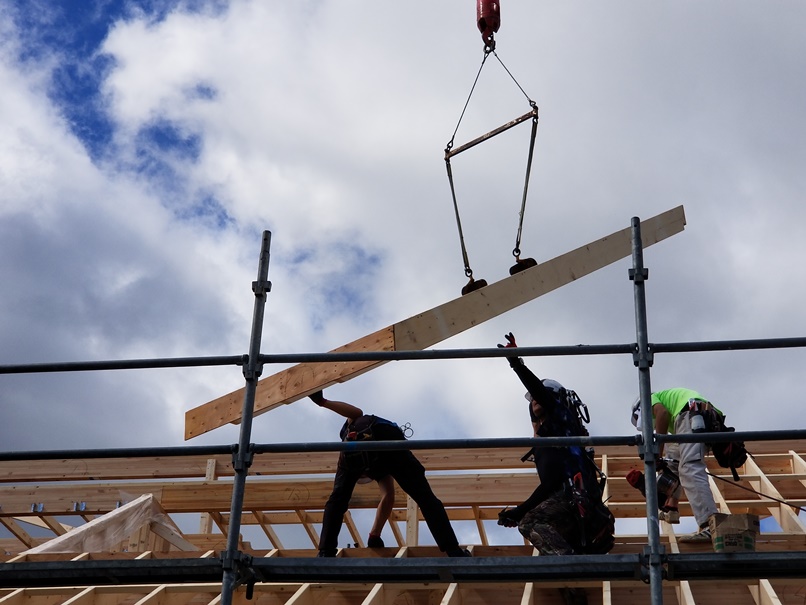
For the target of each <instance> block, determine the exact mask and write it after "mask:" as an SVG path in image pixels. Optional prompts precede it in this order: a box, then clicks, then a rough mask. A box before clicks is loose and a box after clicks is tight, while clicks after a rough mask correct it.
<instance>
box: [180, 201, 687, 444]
mask: <svg viewBox="0 0 806 605" xmlns="http://www.w3.org/2000/svg"><path fill="white" fill-rule="evenodd" d="M685 224H686V219H685V214H684V211H683V206H678V207H677V208H673V209H672V210H668V211H666V212H664V213H662V214H659V215H657V216H655V217H653V218H651V219H648V220H646V221H642V222H641V239H642V241H643V246H644V247H647V246H651V245H652V244H655V243H657V242H659V241H661V240H663V239H666V238H667V237H670V236H672V235H675V234H676V233H680V232H681V231H682V230H683V228H684V227H685ZM631 233H632V228H631V227H627V228H625V229H622V230H620V231H617V232H615V233H612V234H610V235H608V236H605V237H603V238H601V239H599V240H596V241H594V242H591V243H589V244H586V245H584V246H581V247H579V248H577V249H576V250H572V251H571V252H567V253H565V254H563V255H560V256H558V257H555V258H553V259H551V260H549V261H547V262H545V263H542V264H539V265H537V266H535V267H531V268H529V269H526V270H525V271H521V272H520V273H516V274H515V275H512V276H510V277H507V278H505V279H502V280H501V281H498V282H495V283H493V284H490V285H488V286H486V287H484V288H482V289H480V290H476V291H474V292H470V293H469V294H466V295H464V296H462V297H460V298H457V299H454V300H452V301H450V302H447V303H445V304H443V305H441V306H439V307H435V308H433V309H430V310H428V311H425V312H423V313H420V314H418V315H415V316H413V317H410V318H409V319H406V320H404V321H401V322H399V323H396V324H393V325H391V326H389V327H386V328H383V329H381V330H378V331H377V332H374V333H373V334H369V335H367V336H364V337H362V338H359V339H358V340H356V341H354V342H351V343H349V344H346V345H343V346H341V347H339V348H338V349H334V350H333V351H332V352H338V353H345V352H359V351H415V350H423V349H425V348H427V347H429V346H432V345H434V344H436V343H438V342H441V341H443V340H445V339H447V338H450V337H452V336H455V335H457V334H459V333H461V332H463V331H465V330H467V329H469V328H472V327H473V326H475V325H478V324H480V323H483V322H485V321H487V320H489V319H492V318H494V317H497V316H498V315H501V314H502V313H505V312H507V311H510V310H512V309H514V308H516V307H518V306H520V305H522V304H524V303H527V302H529V301H531V300H534V299H535V298H537V297H539V296H542V295H544V294H547V293H548V292H551V291H553V290H556V289H557V288H560V287H562V286H565V285H567V284H569V283H571V282H573V281H575V280H577V279H579V278H580V277H583V276H585V275H588V274H589V273H593V272H594V271H597V270H599V269H601V268H603V267H606V266H607V265H610V264H612V263H614V262H616V261H618V260H620V259H622V258H625V257H627V256H629V255H630V253H631V251H632V244H631ZM384 363H387V362H386V361H360V362H359V361H356V362H318V363H301V364H298V365H295V366H293V367H291V368H288V369H286V370H283V371H281V372H278V373H277V374H274V375H272V376H268V377H266V378H264V379H262V380H261V381H259V382H258V385H257V390H256V393H255V404H254V415H255V416H257V415H259V414H262V413H265V412H268V411H269V410H272V409H274V408H276V407H278V406H280V405H285V404H289V403H293V402H294V401H297V400H299V399H302V398H303V397H306V396H307V395H309V394H310V393H313V392H315V391H318V390H319V389H323V388H326V387H329V386H331V385H333V384H336V383H339V382H346V381H347V380H350V379H352V378H355V377H356V376H360V375H361V374H363V373H364V372H367V371H369V370H371V369H373V368H375V367H377V366H379V365H382V364H384ZM243 398H244V389H243V388H241V389H238V390H236V391H232V392H231V393H228V394H226V395H224V396H222V397H219V398H217V399H214V400H213V401H210V402H207V403H205V404H203V405H201V406H198V407H195V408H193V409H191V410H189V411H188V412H187V413H186V414H185V439H186V440H187V439H192V438H193V437H197V436H199V435H202V434H204V433H207V432H208V431H211V430H213V429H216V428H218V427H220V426H223V425H225V424H227V423H237V422H239V421H240V419H241V410H242V407H243Z"/></svg>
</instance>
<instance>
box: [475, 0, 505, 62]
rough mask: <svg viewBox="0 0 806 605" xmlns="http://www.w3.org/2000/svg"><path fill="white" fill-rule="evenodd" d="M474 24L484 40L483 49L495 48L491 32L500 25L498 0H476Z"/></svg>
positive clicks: (490, 49) (488, 50)
mask: <svg viewBox="0 0 806 605" xmlns="http://www.w3.org/2000/svg"><path fill="white" fill-rule="evenodd" d="M476 25H478V27H479V31H480V32H481V39H482V40H484V50H485V51H486V52H492V51H494V50H495V38H494V36H493V34H495V32H497V31H498V28H499V27H501V7H500V4H499V2H498V0H476Z"/></svg>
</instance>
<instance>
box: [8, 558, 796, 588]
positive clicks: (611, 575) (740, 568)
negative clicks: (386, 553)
mask: <svg viewBox="0 0 806 605" xmlns="http://www.w3.org/2000/svg"><path fill="white" fill-rule="evenodd" d="M241 563H242V564H243V566H244V569H246V570H249V572H251V573H250V574H249V575H251V576H252V577H253V578H254V580H255V581H257V582H335V583H345V582H346V583H354V582H372V583H377V582H416V583H423V582H463V583H464V582H467V583H482V582H557V581H562V580H572V581H574V582H580V581H600V582H601V581H618V580H622V581H623V580H635V581H644V580H645V579H646V569H647V556H646V555H642V554H630V555H574V556H551V557H476V558H461V559H451V558H447V557H421V558H395V559H387V558H382V559H381V558H374V557H367V558H364V557H338V558H333V559H324V560H323V559H321V558H318V557H299V558H296V557H295V558H282V557H255V558H251V557H246V558H245V559H243V560H242V561H241ZM664 567H665V569H666V576H667V578H668V579H670V580H720V579H725V580H729V579H737V578H738V579H746V578H751V577H764V578H769V579H775V578H804V577H806V558H804V557H803V556H802V555H801V554H800V553H732V554H715V553H707V554H702V553H688V554H669V555H666V556H665V557H664ZM222 568H223V562H222V560H221V559H220V558H218V557H208V558H203V559H200V558H193V559H188V558H184V559H180V558H175V559H170V560H165V559H136V560H103V561H41V562H35V561H33V562H24V563H5V564H3V565H0V588H17V587H29V588H31V587H37V588H39V587H55V586H108V585H113V584H155V583H174V584H178V583H200V582H215V581H220V579H221V574H222Z"/></svg>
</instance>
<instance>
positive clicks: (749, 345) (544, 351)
mask: <svg viewBox="0 0 806 605" xmlns="http://www.w3.org/2000/svg"><path fill="white" fill-rule="evenodd" d="M640 226H641V223H640V220H639V219H638V218H637V217H634V218H633V219H632V221H631V228H632V267H631V268H630V269H629V279H630V280H631V281H632V282H633V288H634V306H635V322H636V342H635V343H629V344H613V345H576V346H571V347H562V346H561V347H519V348H518V354H519V355H521V356H525V357H528V356H562V355H603V354H630V355H631V356H632V358H633V363H634V365H635V366H636V367H637V368H638V373H639V391H640V399H641V406H642V412H643V413H642V417H643V420H644V421H643V426H642V427H641V433H640V434H638V435H634V436H629V437H618V436H616V437H584V438H580V437H568V438H540V439H475V440H466V439H459V440H457V439H452V440H422V441H417V442H398V443H380V442H379V443H365V444H358V445H356V444H350V448H351V449H353V450H363V449H366V450H373V449H375V450H377V449H443V448H456V447H464V448H481V447H491V446H492V447H521V446H523V447H551V446H558V445H571V444H584V445H629V446H635V447H638V449H639V453H640V455H641V456H642V457H643V459H644V471H645V477H646V481H647V488H646V493H647V502H646V512H647V514H646V519H647V545H646V547H645V549H644V552H643V553H641V554H636V555H576V556H572V557H547V558H541V559H540V560H537V559H535V558H527V559H525V560H524V558H521V557H515V558H513V557H487V558H483V559H463V560H451V559H444V558H433V557H423V558H415V559H404V558H395V559H355V558H339V559H333V560H322V559H313V560H311V559H306V558H299V559H293V558H290V559H289V558H287V559H282V558H272V557H252V556H251V555H249V554H246V553H245V552H243V551H241V550H240V549H239V543H238V541H239V535H240V528H241V516H242V514H243V502H244V494H245V490H246V479H247V476H248V474H249V468H250V466H251V465H252V462H253V460H254V456H255V455H259V454H270V453H277V452H295V451H299V452H302V451H304V452H316V451H323V452H325V451H341V450H344V449H346V446H345V444H341V443H327V444H321V443H301V444H262V445H259V444H253V443H251V428H252V419H253V407H254V396H255V387H256V384H257V381H258V378H259V377H260V375H261V373H262V370H263V366H264V365H265V364H267V363H268V364H273V363H289V362H309V361H313V362H315V361H328V362H337V361H358V360H361V361H374V360H423V359H426V360H427V359H463V358H482V357H504V356H506V355H507V353H508V352H507V351H502V350H500V349H454V350H439V351H437V350H426V351H377V352H361V353H310V354H288V355H266V354H261V353H260V348H261V335H262V331H263V320H264V308H265V304H266V298H267V294H268V293H269V292H270V291H271V282H269V281H268V269H269V251H270V244H271V234H270V232H269V231H264V232H263V237H262V244H261V251H260V258H259V263H258V276H257V280H256V281H254V282H253V283H252V291H253V293H254V295H255V305H254V312H253V320H252V331H251V340H250V346H249V353H248V354H246V355H242V356H214V357H185V358H158V359H139V360H118V361H96V362H65V363H43V364H21V365H2V366H0V374H18V373H43V372H73V371H98V370H116V369H135V368H137V369H145V368H167V367H198V366H218V365H236V366H240V367H241V368H242V371H243V374H244V379H245V382H246V389H245V396H244V400H243V412H242V422H241V428H240V435H239V440H238V443H237V444H233V445H228V446H201V447H199V446H181V447H174V448H109V449H98V450H58V451H55V450H54V451H34V452H0V461H22V460H51V459H56V458H61V459H71V458H102V457H104V458H105V457H111V458H114V457H136V456H145V455H147V456H154V455H160V456H180V455H183V456H184V455H188V454H199V455H207V456H209V455H221V454H230V455H231V456H232V464H233V469H234V481H233V489H232V500H231V506H230V513H229V526H228V531H227V544H226V549H225V550H223V551H222V552H221V553H220V556H217V557H216V556H209V557H206V558H201V559H199V558H176V557H175V558H172V559H171V564H170V565H167V566H166V565H165V560H148V559H143V560H117V561H114V560H113V561H100V560H94V561H86V560H85V561H41V562H32V561H26V562H20V563H15V562H10V563H9V562H7V563H3V564H0V587H14V586H26V587H37V586H61V585H63V584H65V583H68V584H71V585H77V584H80V585H87V586H89V585H104V584H120V583H133V584H138V583H143V584H150V583H153V582H155V581H158V582H166V581H170V582H180V583H185V582H215V581H216V579H217V578H220V581H221V595H220V596H221V603H223V604H224V605H230V604H231V603H232V600H233V594H234V590H235V589H236V588H237V587H238V586H240V585H246V586H247V598H249V597H250V596H251V594H252V591H253V590H254V586H255V583H256V582H384V581H392V582H457V581H462V582H505V581H512V580H515V581H526V582H541V581H544V582H551V581H555V582H556V581H557V580H562V579H564V578H575V579H585V580H597V579H601V580H619V579H633V580H634V579H642V580H644V581H645V582H647V583H648V584H649V586H650V595H651V602H652V603H653V605H654V604H658V605H659V604H661V603H662V602H663V582H664V580H690V579H730V578H737V577H748V576H755V577H763V578H806V558H804V557H803V556H802V555H801V554H799V553H791V552H783V553H734V554H729V555H725V554H715V553H708V554H707V555H702V554H699V553H686V554H683V553H666V552H665V549H664V547H663V544H662V541H661V537H660V532H659V521H658V515H657V511H658V506H657V505H658V502H657V490H656V482H655V477H656V475H655V455H654V454H656V453H657V452H658V448H659V446H660V444H661V443H666V442H684V441H707V442H715V441H728V440H734V439H740V440H745V441H765V440H780V439H803V438H806V431H802V430H788V431H748V432H736V433H732V434H730V435H723V434H709V433H702V434H698V435H684V436H676V435H655V434H654V431H653V427H652V424H651V418H652V415H651V413H650V394H651V383H650V369H651V367H652V365H653V362H654V355H655V354H656V353H664V352H687V351H724V350H748V349H770V348H791V347H804V346H806V338H781V339H753V340H733V341H730V340H722V341H710V342H689V343H650V342H649V337H648V323H647V312H646V298H645V282H646V280H647V279H648V271H647V269H646V268H645V267H644V264H643V250H642V244H641V233H640Z"/></svg>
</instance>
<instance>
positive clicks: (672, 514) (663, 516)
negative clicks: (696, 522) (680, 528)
mask: <svg viewBox="0 0 806 605" xmlns="http://www.w3.org/2000/svg"><path fill="white" fill-rule="evenodd" d="M658 519H659V520H660V521H666V523H673V524H675V525H676V524H678V523H680V511H679V510H662V511H660V512H659V513H658Z"/></svg>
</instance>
